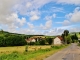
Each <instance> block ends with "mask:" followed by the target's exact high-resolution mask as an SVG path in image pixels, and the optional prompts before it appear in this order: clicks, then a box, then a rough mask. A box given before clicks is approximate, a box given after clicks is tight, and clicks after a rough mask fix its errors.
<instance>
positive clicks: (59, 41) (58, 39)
mask: <svg viewBox="0 0 80 60" xmlns="http://www.w3.org/2000/svg"><path fill="white" fill-rule="evenodd" d="M52 44H54V45H61V44H63V38H62V37H61V36H57V37H56V38H54V39H53V42H52Z"/></svg>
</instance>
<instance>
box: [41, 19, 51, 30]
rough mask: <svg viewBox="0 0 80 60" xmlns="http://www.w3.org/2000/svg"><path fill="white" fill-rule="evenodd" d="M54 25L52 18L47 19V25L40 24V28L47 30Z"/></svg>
mask: <svg viewBox="0 0 80 60" xmlns="http://www.w3.org/2000/svg"><path fill="white" fill-rule="evenodd" d="M51 26H52V20H47V21H46V23H45V25H42V24H41V25H40V28H41V29H43V30H47V29H50V28H51Z"/></svg>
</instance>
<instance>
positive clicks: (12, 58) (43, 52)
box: [0, 46, 66, 60]
mask: <svg viewBox="0 0 80 60" xmlns="http://www.w3.org/2000/svg"><path fill="white" fill-rule="evenodd" d="M65 47H66V46H52V47H51V48H46V49H39V50H36V51H28V52H24V53H19V52H17V51H14V52H12V53H10V54H5V53H4V54H2V55H1V56H0V60H42V59H43V58H45V57H48V56H50V55H51V54H53V53H55V52H57V51H59V50H61V49H63V48H65Z"/></svg>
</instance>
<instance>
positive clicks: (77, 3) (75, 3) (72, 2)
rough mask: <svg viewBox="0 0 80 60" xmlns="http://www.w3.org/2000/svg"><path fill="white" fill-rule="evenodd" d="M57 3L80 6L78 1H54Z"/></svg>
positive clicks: (79, 0)
mask: <svg viewBox="0 0 80 60" xmlns="http://www.w3.org/2000/svg"><path fill="white" fill-rule="evenodd" d="M55 1H56V2H57V3H63V4H74V5H80V0H69V1H67V0H55Z"/></svg>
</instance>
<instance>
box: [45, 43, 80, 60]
mask: <svg viewBox="0 0 80 60" xmlns="http://www.w3.org/2000/svg"><path fill="white" fill-rule="evenodd" d="M44 60H80V47H78V46H77V44H75V43H72V44H71V45H70V46H69V47H67V48H65V49H64V50H62V51H59V52H57V53H55V54H53V55H52V56H50V57H48V58H45V59H44Z"/></svg>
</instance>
